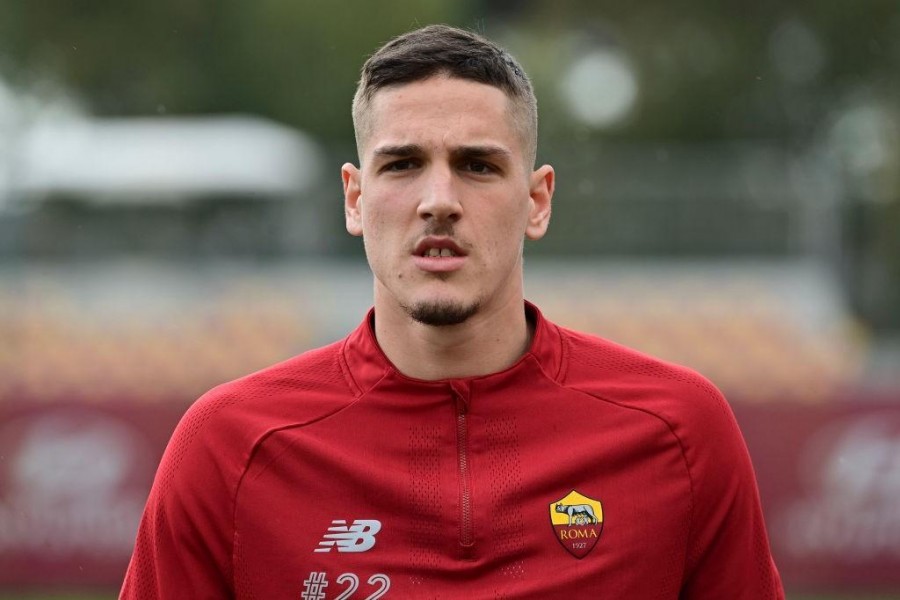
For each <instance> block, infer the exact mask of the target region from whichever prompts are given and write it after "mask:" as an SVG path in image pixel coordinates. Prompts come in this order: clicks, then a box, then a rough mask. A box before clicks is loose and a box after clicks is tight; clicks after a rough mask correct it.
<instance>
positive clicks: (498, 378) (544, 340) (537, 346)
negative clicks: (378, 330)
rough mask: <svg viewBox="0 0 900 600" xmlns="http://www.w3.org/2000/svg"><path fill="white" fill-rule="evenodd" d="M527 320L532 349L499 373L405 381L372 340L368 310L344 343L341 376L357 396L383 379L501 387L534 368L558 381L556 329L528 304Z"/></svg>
mask: <svg viewBox="0 0 900 600" xmlns="http://www.w3.org/2000/svg"><path fill="white" fill-rule="evenodd" d="M524 310H525V314H526V318H527V319H528V320H529V321H530V322H532V323H534V337H533V338H532V340H531V347H530V348H529V349H528V351H527V352H525V354H524V355H522V357H521V358H519V360H518V361H516V362H515V363H514V364H513V365H512V366H510V367H509V368H507V369H504V370H503V371H500V372H498V373H491V374H488V375H479V376H476V377H467V378H458V379H453V380H437V381H425V380H421V379H415V378H412V377H406V376H405V375H403V374H402V373H400V372H399V371H398V370H397V368H396V367H395V366H394V365H393V363H391V361H390V360H388V358H387V356H386V355H385V354H384V352H383V351H382V350H381V347H380V346H379V345H378V341H377V340H376V339H375V309H374V308H372V309H370V310H369V313H368V314H367V315H366V318H365V319H364V320H363V322H362V323H361V324H360V325H359V327H357V328H356V330H355V331H354V332H353V333H351V334H350V335H349V336H348V337H347V339H346V340H345V341H344V346H343V352H342V357H343V360H344V363H345V364H344V365H342V366H343V367H344V374H345V375H346V376H347V378H348V380H349V381H350V384H351V385H352V386H353V387H355V388H356V389H355V391H356V393H357V394H364V393H366V392H367V391H369V390H370V389H372V387H374V386H375V384H377V383H378V382H379V381H381V380H382V379H383V378H384V377H385V376H388V375H392V376H399V377H400V378H403V379H405V380H406V381H407V383H408V384H410V385H422V386H426V387H434V386H440V387H446V385H447V383H448V381H450V382H453V385H456V386H462V387H466V388H468V387H469V385H471V384H472V383H474V382H478V384H479V387H480V386H481V385H488V386H493V385H497V384H501V383H502V381H504V380H506V379H507V378H508V377H517V376H519V375H520V374H521V372H522V371H523V370H526V371H527V370H531V369H533V368H534V367H535V366H537V367H538V368H539V369H540V370H541V371H542V372H543V373H544V375H545V376H547V377H549V378H551V379H553V380H556V381H559V380H561V379H562V377H563V376H564V373H563V372H562V371H563V365H564V364H565V361H564V360H563V358H564V357H563V353H564V351H565V349H564V347H563V344H562V336H561V334H560V331H559V329H558V328H557V327H556V325H554V324H552V323H550V322H549V321H547V320H546V319H545V318H544V316H543V315H542V314H541V311H540V310H538V308H537V307H536V306H535V305H534V304H531V303H530V302H528V301H525V303H524Z"/></svg>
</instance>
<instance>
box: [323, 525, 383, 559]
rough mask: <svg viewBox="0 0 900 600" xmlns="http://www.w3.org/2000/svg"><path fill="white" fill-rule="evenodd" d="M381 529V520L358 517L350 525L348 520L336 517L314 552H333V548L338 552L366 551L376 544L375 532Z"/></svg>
mask: <svg viewBox="0 0 900 600" xmlns="http://www.w3.org/2000/svg"><path fill="white" fill-rule="evenodd" d="M379 531H381V521H376V520H374V519H357V520H355V521H353V524H352V525H350V526H349V527H348V526H347V521H344V520H343V519H336V520H334V521H332V522H331V527H329V528H328V533H326V534H325V535H323V536H322V541H321V542H319V547H318V548H316V549H315V550H313V552H331V549H332V548H337V551H338V552H365V551H366V550H371V549H372V547H373V546H374V545H375V534H376V533H378V532H379Z"/></svg>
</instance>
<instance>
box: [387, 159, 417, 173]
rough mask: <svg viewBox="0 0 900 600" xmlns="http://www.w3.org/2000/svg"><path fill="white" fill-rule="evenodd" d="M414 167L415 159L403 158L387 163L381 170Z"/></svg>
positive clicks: (407, 169) (403, 169)
mask: <svg viewBox="0 0 900 600" xmlns="http://www.w3.org/2000/svg"><path fill="white" fill-rule="evenodd" d="M415 167H416V161H414V160H413V159H411V158H404V159H401V160H395V161H394V162H391V163H388V164H386V165H385V166H384V168H383V169H382V170H384V171H409V170H410V169H413V168H415Z"/></svg>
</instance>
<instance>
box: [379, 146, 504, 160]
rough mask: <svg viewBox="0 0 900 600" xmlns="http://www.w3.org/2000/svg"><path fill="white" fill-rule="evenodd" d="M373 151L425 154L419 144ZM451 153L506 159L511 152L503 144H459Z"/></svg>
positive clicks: (385, 153) (387, 153) (382, 147)
mask: <svg viewBox="0 0 900 600" xmlns="http://www.w3.org/2000/svg"><path fill="white" fill-rule="evenodd" d="M373 153H374V154H375V156H377V157H381V156H386V157H396V156H419V155H422V154H425V149H424V147H422V146H421V145H419V144H398V145H389V146H381V147H379V148H376V149H375V150H374V152H373ZM451 154H452V155H453V157H454V158H462V157H466V158H488V157H491V156H498V157H503V158H507V159H508V158H511V157H512V152H510V151H509V150H507V149H506V148H504V147H503V146H495V145H491V144H487V145H473V146H459V147H457V148H454V149H453V150H452V152H451Z"/></svg>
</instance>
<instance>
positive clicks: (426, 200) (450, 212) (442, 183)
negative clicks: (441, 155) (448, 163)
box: [418, 167, 462, 223]
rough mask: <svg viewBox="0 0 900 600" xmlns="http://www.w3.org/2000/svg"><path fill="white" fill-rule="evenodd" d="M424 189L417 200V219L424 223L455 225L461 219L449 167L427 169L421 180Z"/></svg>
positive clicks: (457, 198)
mask: <svg viewBox="0 0 900 600" xmlns="http://www.w3.org/2000/svg"><path fill="white" fill-rule="evenodd" d="M423 180H424V187H423V189H422V191H421V194H422V195H421V199H420V200H419V206H418V214H419V217H420V218H422V219H424V220H426V221H437V222H445V221H449V222H451V223H455V222H456V221H459V219H460V217H462V204H461V203H460V201H459V190H457V189H456V186H455V184H454V179H453V173H452V171H451V169H450V168H449V167H444V168H440V167H434V168H432V169H429V171H428V173H427V176H426V177H424V178H423Z"/></svg>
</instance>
